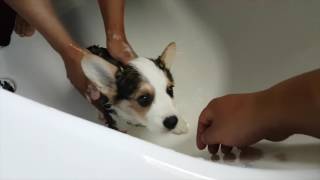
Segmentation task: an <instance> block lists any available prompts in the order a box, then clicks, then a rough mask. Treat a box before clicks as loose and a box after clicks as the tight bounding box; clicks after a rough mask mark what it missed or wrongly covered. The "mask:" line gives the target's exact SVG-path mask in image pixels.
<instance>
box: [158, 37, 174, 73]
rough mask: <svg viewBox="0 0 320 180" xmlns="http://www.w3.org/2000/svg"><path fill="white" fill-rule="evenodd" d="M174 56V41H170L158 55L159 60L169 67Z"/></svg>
mask: <svg viewBox="0 0 320 180" xmlns="http://www.w3.org/2000/svg"><path fill="white" fill-rule="evenodd" d="M175 56H176V43H175V42H171V43H170V44H168V46H167V47H166V48H165V49H164V50H163V52H162V54H161V56H160V60H161V61H162V62H163V63H164V64H165V65H166V67H168V68H170V67H171V65H172V62H173V60H174V58H175Z"/></svg>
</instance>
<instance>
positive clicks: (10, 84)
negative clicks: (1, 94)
mask: <svg viewBox="0 0 320 180" xmlns="http://www.w3.org/2000/svg"><path fill="white" fill-rule="evenodd" d="M0 88H2V89H5V90H8V91H10V92H15V91H16V90H17V86H16V83H15V82H14V80H12V79H10V78H0Z"/></svg>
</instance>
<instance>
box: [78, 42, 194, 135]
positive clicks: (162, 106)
mask: <svg viewBox="0 0 320 180" xmlns="http://www.w3.org/2000/svg"><path fill="white" fill-rule="evenodd" d="M175 51H176V45H175V43H170V44H169V45H168V46H167V47H166V48H165V50H164V51H163V53H162V55H161V56H160V57H159V58H157V59H147V58H144V57H138V58H136V59H134V60H131V61H130V62H129V63H128V64H127V65H121V66H116V65H114V63H110V61H106V60H103V59H102V58H99V57H98V56H94V55H90V54H88V55H85V56H84V58H83V60H82V63H81V65H82V69H83V71H84V73H85V75H86V76H87V78H88V79H89V80H90V81H91V82H92V83H93V85H94V86H95V87H96V89H97V90H98V91H99V92H100V93H102V94H103V95H105V96H107V97H108V98H109V100H110V103H111V104H112V108H113V109H114V110H115V112H116V116H117V119H118V120H120V121H125V122H127V123H129V124H134V125H143V126H146V127H147V128H149V129H151V130H159V129H166V130H170V131H172V132H173V133H176V134H181V133H185V132H187V129H188V128H187V123H186V122H185V121H184V120H182V119H181V117H180V116H179V115H178V112H177V110H176V108H175V106H174V104H173V97H174V92H173V87H174V80H173V77H172V75H171V73H170V70H169V68H170V66H171V64H172V61H173V59H174V57H175Z"/></svg>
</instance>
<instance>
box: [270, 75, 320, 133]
mask: <svg viewBox="0 0 320 180" xmlns="http://www.w3.org/2000/svg"><path fill="white" fill-rule="evenodd" d="M266 92H267V94H268V95H267V98H266V101H267V102H268V103H267V104H269V105H270V106H272V107H270V108H271V109H272V111H273V112H274V113H273V114H274V115H275V117H276V118H274V119H275V120H276V121H283V122H285V123H284V124H282V125H284V126H286V127H282V128H289V129H291V131H292V132H293V133H302V134H307V135H311V136H315V137H319V138H320V70H315V71H312V72H308V73H305V74H302V75H299V76H296V77H294V78H291V79H288V80H286V81H283V82H281V83H279V84H277V85H275V86H273V87H272V88H270V89H269V90H267V91H266ZM279 124H281V123H279Z"/></svg>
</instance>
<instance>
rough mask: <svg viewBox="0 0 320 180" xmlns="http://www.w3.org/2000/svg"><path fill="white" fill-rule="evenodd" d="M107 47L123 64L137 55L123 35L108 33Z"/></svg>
mask: <svg viewBox="0 0 320 180" xmlns="http://www.w3.org/2000/svg"><path fill="white" fill-rule="evenodd" d="M107 36H108V40H107V49H108V51H109V53H110V54H111V56H112V57H113V58H115V59H117V60H119V61H121V62H122V63H124V64H127V63H128V61H130V60H131V59H134V58H136V57H137V54H136V53H135V52H134V50H133V49H132V47H131V45H130V44H129V42H128V41H127V39H126V38H125V35H120V34H116V33H108V34H107Z"/></svg>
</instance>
